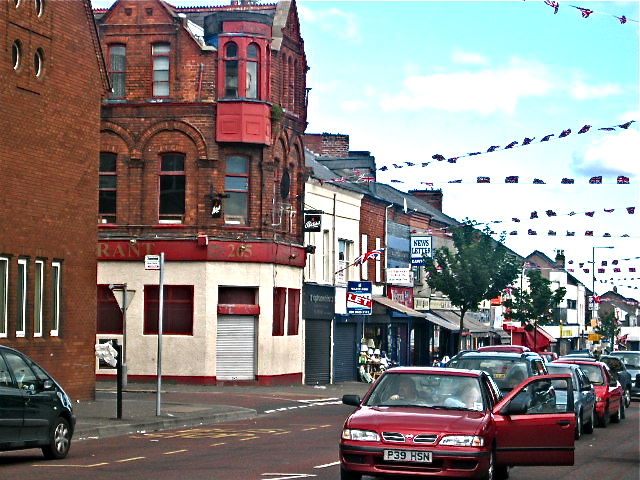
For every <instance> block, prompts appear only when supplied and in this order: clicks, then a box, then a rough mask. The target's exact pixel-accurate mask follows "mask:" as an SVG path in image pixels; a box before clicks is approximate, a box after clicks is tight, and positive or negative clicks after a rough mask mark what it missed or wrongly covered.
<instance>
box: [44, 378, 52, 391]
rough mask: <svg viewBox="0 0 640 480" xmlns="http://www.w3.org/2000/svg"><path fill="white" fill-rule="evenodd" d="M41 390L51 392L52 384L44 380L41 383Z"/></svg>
mask: <svg viewBox="0 0 640 480" xmlns="http://www.w3.org/2000/svg"><path fill="white" fill-rule="evenodd" d="M42 390H53V382H52V381H51V380H44V381H43V382H42Z"/></svg>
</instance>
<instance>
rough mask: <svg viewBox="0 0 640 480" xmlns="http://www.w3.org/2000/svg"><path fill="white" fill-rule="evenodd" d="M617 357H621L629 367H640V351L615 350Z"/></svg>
mask: <svg viewBox="0 0 640 480" xmlns="http://www.w3.org/2000/svg"><path fill="white" fill-rule="evenodd" d="M615 354H616V357H620V358H621V359H622V361H623V362H624V364H625V366H626V367H627V368H633V369H640V353H631V352H629V353H626V352H615Z"/></svg>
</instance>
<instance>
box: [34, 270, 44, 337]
mask: <svg viewBox="0 0 640 480" xmlns="http://www.w3.org/2000/svg"><path fill="white" fill-rule="evenodd" d="M43 291H44V261H42V260H36V263H35V270H34V272H33V336H34V337H41V336H42V299H43V296H44V294H43Z"/></svg>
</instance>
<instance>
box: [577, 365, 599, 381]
mask: <svg viewBox="0 0 640 480" xmlns="http://www.w3.org/2000/svg"><path fill="white" fill-rule="evenodd" d="M580 368H581V369H582V371H583V372H584V373H586V374H587V377H589V380H590V381H591V383H593V384H594V385H604V375H603V374H602V370H601V369H600V367H599V366H598V365H580Z"/></svg>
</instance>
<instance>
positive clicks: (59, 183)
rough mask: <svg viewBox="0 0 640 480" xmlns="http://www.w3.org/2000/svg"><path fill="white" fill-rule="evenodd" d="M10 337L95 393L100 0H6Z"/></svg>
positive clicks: (5, 325)
mask: <svg viewBox="0 0 640 480" xmlns="http://www.w3.org/2000/svg"><path fill="white" fill-rule="evenodd" d="M0 29H1V30H2V32H3V34H2V35H1V36H0V50H2V52H4V54H3V55H2V56H0V109H1V111H2V114H1V115H0V131H1V132H2V134H1V135H2V141H1V142H0V171H1V172H2V174H1V175H0V191H1V192H2V194H1V196H0V224H1V225H2V229H1V232H0V343H2V344H3V345H8V346H10V347H14V348H17V349H18V350H21V351H22V352H24V353H26V354H27V355H29V356H31V357H32V358H33V359H34V360H36V361H37V362H38V363H40V364H41V365H42V366H43V367H44V368H45V369H46V370H47V371H49V373H51V374H52V375H53V376H54V377H55V378H56V379H57V380H58V381H59V382H60V383H61V384H62V385H63V387H64V388H65V389H66V390H67V391H68V393H69V394H70V395H71V396H72V397H73V398H75V399H88V398H92V397H93V395H94V386H95V375H94V368H93V366H94V362H95V354H94V343H95V328H96V287H95V278H96V256H95V245H96V241H97V228H96V224H95V212H96V211H97V207H98V204H97V196H96V192H95V184H96V183H95V179H96V177H97V175H98V168H97V162H96V160H97V158H98V153H99V130H100V101H101V97H103V96H104V95H106V92H108V80H107V76H106V72H105V71H104V63H103V61H102V56H101V52H100V48H99V44H98V37H97V31H96V28H95V24H94V20H93V17H92V12H91V5H90V3H89V1H84V0H73V1H64V2H45V1H26V0H11V1H8V0H4V1H1V2H0Z"/></svg>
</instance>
